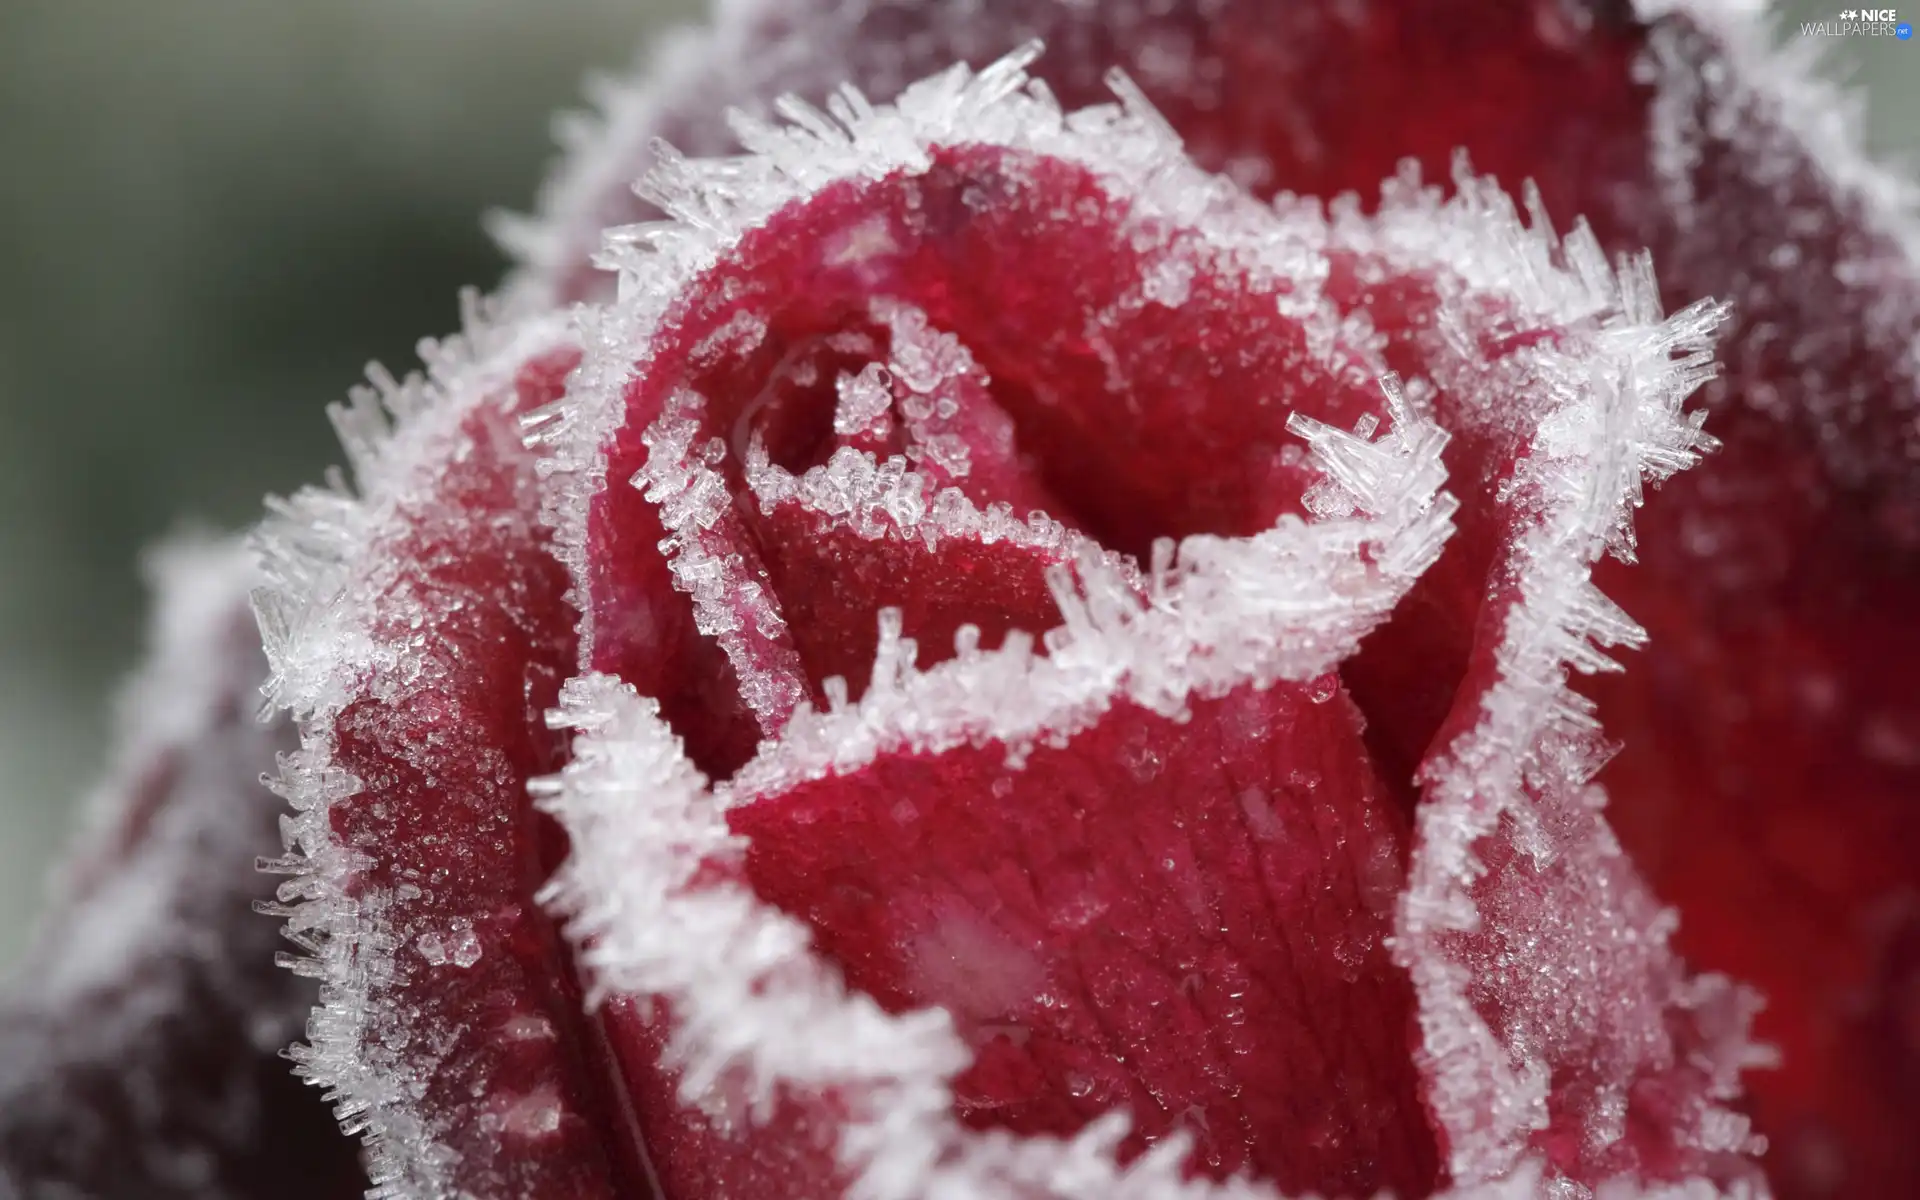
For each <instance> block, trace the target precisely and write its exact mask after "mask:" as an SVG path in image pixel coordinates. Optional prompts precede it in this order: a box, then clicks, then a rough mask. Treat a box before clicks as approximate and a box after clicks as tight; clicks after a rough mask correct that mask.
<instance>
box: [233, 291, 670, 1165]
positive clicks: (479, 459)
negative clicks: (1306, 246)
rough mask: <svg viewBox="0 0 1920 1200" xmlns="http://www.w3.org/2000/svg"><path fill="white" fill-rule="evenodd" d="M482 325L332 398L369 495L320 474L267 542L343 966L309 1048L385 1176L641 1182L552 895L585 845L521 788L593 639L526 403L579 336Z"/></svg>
mask: <svg viewBox="0 0 1920 1200" xmlns="http://www.w3.org/2000/svg"><path fill="white" fill-rule="evenodd" d="M470 325H471V326H472V330H471V332H470V333H469V334H468V335H467V336H466V337H465V338H464V339H461V340H457V341H455V342H452V343H449V344H447V345H443V346H440V347H432V346H429V347H428V351H429V355H430V357H429V359H428V361H429V363H430V370H431V375H430V377H429V378H427V379H425V380H420V379H415V380H410V381H408V382H407V383H405V384H395V383H393V382H392V381H391V380H390V379H384V378H383V379H381V380H380V383H381V387H380V389H379V390H378V391H375V390H373V389H368V390H367V391H365V392H364V393H362V394H361V396H360V397H358V402H357V405H356V407H355V408H354V409H353V410H351V411H348V412H343V413H340V414H338V421H339V424H340V426H341V429H342V434H343V440H344V441H345V442H346V445H347V447H348V450H349V453H350V454H351V455H352V456H353V458H354V459H355V462H356V467H357V472H358V475H359V482H360V486H361V489H362V492H363V497H362V498H359V499H355V498H353V497H352V496H350V495H348V494H346V493H345V492H344V490H343V489H342V488H339V487H336V488H335V489H331V490H325V491H322V490H310V491H308V492H303V493H301V494H299V495H298V496H296V497H295V498H294V499H293V500H292V501H291V502H290V503H286V504H283V505H282V515H281V517H280V519H279V520H278V522H277V523H274V524H271V525H269V527H268V528H267V529H266V531H265V532H264V533H263V534H262V536H261V541H262V544H263V547H264V549H265V551H266V554H267V557H268V560H269V574H270V577H271V579H272V582H273V590H272V591H270V592H268V593H266V594H265V595H263V596H262V598H261V626H262V629H263V631H264V633H265V634H266V638H267V649H268V654H269V657H270V659H271V660H272V662H273V667H274V681H273V693H274V695H275V698H276V700H277V701H278V702H279V703H280V704H282V705H284V706H286V707H288V708H290V709H291V710H292V711H293V712H294V714H295V716H296V718H297V719H298V723H299V726H300V730H301V749H300V750H299V752H297V753H295V754H293V755H290V756H288V757H287V758H286V759H285V760H284V762H283V765H282V771H281V778H280V787H281V788H282V789H283V791H284V793H285V794H286V795H287V797H288V799H289V800H290V801H291V802H292V804H293V806H294V808H295V810H296V814H297V815H296V816H295V817H294V818H292V820H291V821H290V822H289V823H288V826H287V841H288V847H287V849H288V854H287V857H286V859H285V862H284V868H285V869H287V870H289V871H293V872H295V873H296V875H295V878H294V879H293V880H291V881H290V882H288V883H287V884H284V885H282V887H281V892H280V894H281V899H282V900H283V901H284V902H285V903H287V904H288V905H289V906H290V907H289V909H288V913H289V919H288V925H287V929H288V933H289V936H291V937H293V938H294V939H295V940H296V941H299V942H300V943H301V944H303V945H305V946H306V947H308V948H309V950H310V951H311V953H312V956H313V957H312V958H311V959H308V960H306V961H304V962H301V963H299V964H297V965H296V969H297V970H299V971H300V972H301V973H303V974H310V975H314V976H316V977H318V978H319V979H320V980H321V983H322V991H321V1000H322V1004H321V1007H320V1008H318V1009H316V1010H315V1013H314V1017H313V1020H312V1022H311V1023H310V1025H309V1029H308V1036H309V1039H310V1043H311V1044H310V1045H308V1046H304V1047H296V1049H295V1051H294V1052H293V1056H294V1059H295V1061H296V1062H297V1063H299V1064H300V1070H301V1073H302V1074H304V1075H305V1076H306V1077H307V1078H308V1079H309V1080H311V1081H312V1082H315V1083H317V1084H320V1085H323V1086H325V1087H326V1088H327V1089H328V1094H329V1096H330V1097H331V1098H333V1099H334V1100H335V1102H336V1107H337V1111H338V1113H339V1115H340V1117H341V1120H342V1123H343V1125H344V1126H345V1127H346V1128H347V1130H348V1131H349V1132H352V1133H363V1134H364V1135H365V1137H366V1141H367V1151H368V1161H369V1168H370V1170H369V1173H370V1175H371V1178H372V1180H373V1182H374V1184H375V1186H376V1188H377V1189H381V1190H383V1191H384V1192H385V1193H387V1194H392V1195H438V1194H450V1193H452V1192H456V1191H458V1192H467V1193H471V1194H476V1195H568V1196H602V1195H630V1194H635V1193H637V1192H639V1191H640V1190H641V1189H643V1188H644V1187H645V1184H644V1182H642V1181H643V1180H644V1173H643V1168H642V1167H640V1165H639V1164H638V1163H637V1161H629V1159H628V1157H626V1156H630V1155H633V1154H635V1153H636V1150H635V1147H634V1142H633V1140H632V1138H631V1136H630V1135H629V1134H628V1132H627V1121H626V1118H625V1116H624V1112H623V1108H624V1103H625V1101H624V1097H622V1096H621V1095H619V1094H618V1093H617V1092H614V1091H613V1090H612V1089H610V1088H609V1087H608V1086H607V1080H606V1078H605V1076H604V1074H603V1068H602V1066H601V1059H600V1057H599V1056H600V1051H599V1049H598V1047H597V1046H596V1045H595V1044H594V1041H593V1034H592V1031H591V1030H590V1029H584V1028H583V1027H582V1022H581V1021H580V1020H579V1015H578V1014H579V1003H580V999H579V992H578V990H577V988H576V987H575V986H574V985H573V981H572V974H571V971H570V969H569V966H568V963H567V955H566V953H565V950H564V947H563V946H562V945H561V944H560V943H559V941H558V940H557V937H556V934H555V931H554V930H553V928H552V926H551V924H550V923H549V922H548V920H547V918H546V917H545V916H544V914H542V913H541V911H540V910H539V908H538V907H537V906H535V905H534V904H533V903H532V892H533V890H534V889H535V888H536V887H538V886H539V885H540V883H541V882H542V881H543V880H544V878H545V876H546V873H547V871H548V869H549V868H550V867H551V865H552V864H553V862H554V861H555V860H556V859H557V858H558V857H559V855H560V854H561V853H562V852H563V851H564V845H563V843H562V842H561V841H560V840H559V838H558V837H557V835H556V833H555V832H554V831H553V830H552V829H551V827H550V826H546V825H543V824H542V821H541V819H540V818H538V817H537V816H536V814H534V813H533V812H532V810H531V809H530V807H529V805H528V802H527V798H526V794H525V784H526V780H527V778H528V777H529V776H530V775H532V774H534V773H536V772H539V771H543V770H549V769H551V768H552V767H553V766H554V765H555V764H556V761H557V759H556V754H557V752H558V750H559V749H560V747H558V746H557V745H555V744H554V742H553V740H552V739H551V738H549V737H546V736H545V735H544V733H543V731H542V730H541V727H540V716H541V713H542V712H543V710H544V709H545V707H546V706H547V705H548V704H550V703H551V702H552V701H553V699H554V697H555V696H556V694H557V691H558V688H559V686H560V681H561V678H562V675H563V673H564V672H565V671H567V670H568V669H569V668H570V666H571V663H572V659H573V655H574V645H573V638H572V636H571V631H570V624H571V613H570V611H569V609H568V608H567V606H566V604H565V602H564V599H563V593H564V591H565V587H566V580H565V576H564V573H563V572H562V571H561V570H560V569H559V567H558V565H557V564H556V563H555V562H554V560H553V559H552V558H551V557H550V556H549V554H548V553H547V549H546V537H545V535H544V533H543V532H542V531H541V530H540V529H539V527H538V526H537V525H536V523H535V521H534V513H535V512H537V509H538V502H537V498H536V496H535V494H534V488H535V485H536V473H535V469H534V462H533V456H532V455H531V454H529V453H528V452H527V451H526V450H524V449H523V448H522V445H521V441H520V437H519V430H518V428H517V426H516V421H515V416H516V414H517V413H521V412H524V411H526V410H528V409H531V408H533V407H535V406H537V405H539V404H541V403H544V402H546V401H547V400H550V399H551V398H552V396H553V395H554V394H556V393H557V392H558V390H559V388H560V386H561V381H562V380H563V378H564V376H565V375H566V373H567V370H568V369H569V368H570V367H571V366H572V365H573V363H574V362H575V361H576V359H577V350H576V349H575V348H574V345H573V344H572V343H571V341H570V340H569V339H568V338H567V337H566V336H565V333H564V327H563V326H562V325H561V323H560V322H559V321H557V320H544V321H535V322H530V323H525V324H519V325H515V324H507V325H503V326H498V327H495V326H492V325H489V324H488V323H487V318H486V317H485V316H484V315H483V314H474V315H473V316H472V317H470ZM381 406H384V407H385V409H386V410H388V411H390V412H391V413H393V414H394V416H395V418H396V419H397V422H398V424H397V428H396V429H394V430H393V431H391V432H389V431H388V430H387V424H386V421H385V419H384V416H383V414H382V412H381Z"/></svg>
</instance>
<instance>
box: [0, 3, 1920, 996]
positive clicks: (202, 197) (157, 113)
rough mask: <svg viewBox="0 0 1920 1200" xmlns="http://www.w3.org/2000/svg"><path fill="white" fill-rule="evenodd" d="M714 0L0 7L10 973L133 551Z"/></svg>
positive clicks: (431, 327)
mask: <svg viewBox="0 0 1920 1200" xmlns="http://www.w3.org/2000/svg"><path fill="white" fill-rule="evenodd" d="M698 2H699V0H538V2H537V3H536V2H535V0H522V2H520V3H514V2H511V0H328V2H326V3H318V2H314V3H302V2H299V0H267V2H263V0H164V2H163V3H152V2H149V0H0V964H4V963H5V962H7V961H8V960H9V959H10V958H12V957H13V956H14V955H15V954H16V953H17V952H18V949H19V947H20V945H21V942H22V940H23V937H24V935H25V931H26V927H27V925H28V923H29V921H30V920H31V918H32V915H33V913H34V911H35V909H36V908H37V906H38V903H39V899H40V896H41V894H42V889H43V877H44V874H45V869H46V866H47V864H48V862H49V861H50V860H51V859H52V857H53V856H54V855H55V854H56V853H57V852H58V848H59V847H60V846H61V845H62V844H63V842H64V840H65V839H66V838H67V836H68V835H69V833H70V831H71V828H72V824H73V818H74V815H75V806H76V802H77V799H78V798H79V797H80V796H81V795H82V794H83V792H84V789H85V786H86V784H87V782H88V781H89V780H90V779H91V778H92V777H93V776H94V775H95V774H96V773H97V772H98V771H99V770H100V768H101V766H102V763H103V754H104V751H103V747H104V730H105V727H106V720H107V716H108V709H107V698H108V696H109V694H110V690H111V687H112V685H113V683H114V681H115V680H116V679H117V678H118V677H119V676H120V675H121V674H122V673H123V672H125V671H126V670H127V669H129V668H130V667H131V666H132V665H133V663H134V662H135V661H136V656H137V654H138V650H139V642H140V635H141V622H142V616H143V612H144V604H145V597H144V596H143V593H142V587H141V583H140V579H139V576H138V573H137V564H136V559H137V553H138V551H139V548H140V547H141V546H143V545H145V544H147V543H149V542H151V541H152V540H154V539H155V538H157V537H159V536H161V535H163V534H165V533H166V532H168V531H169V530H170V529H174V528H178V527H180V526H181V525H182V523H184V522H198V523H200V524H203V525H209V526H214V527H220V528H237V527H240V526H241V525H243V524H245V523H247V522H249V521H251V520H252V519H253V518H254V516H255V515H256V514H257V513H258V511H259V503H260V498H261V496H262V495H263V494H264V493H266V492H269V491H286V490H289V489H291V488H292V487H294V486H297V485H298V484H300V483H303V482H306V481H310V480H313V479H316V478H317V477H318V476H319V474H320V472H321V471H322V469H323V468H324V467H325V466H326V465H328V464H329V463H332V462H334V461H337V459H338V454H337V453H336V447H335V444H334V442H333V439H332V434H331V432H330V430H329V429H328V426H327V424H326V420H325V417H324V415H323V408H324V406H325V405H326V403H327V402H328V401H330V400H332V399H335V398H336V397H339V396H341V395H342V394H343V393H344V391H345V389H346V388H347V387H348V386H349V385H350V384H352V383H354V382H355V381H356V380H357V379H358V378H359V376H360V372H361V368H362V366H363V364H365V363H366V362H367V361H368V360H369V359H378V360H380V361H382V362H385V363H388V364H390V365H392V366H394V367H395V368H396V369H404V368H405V367H406V366H408V365H409V364H410V363H411V362H412V358H413V349H412V348H413V345H414V343H415V341H416V340H417V339H418V338H419V337H421V336H422V335H424V334H440V333H444V332H447V331H448V330H450V329H451V328H452V327H453V326H454V325H455V324H456V312H455V303H454V297H455V293H456V291H457V289H458V288H459V287H461V286H462V285H465V284H480V285H489V284H491V283H492V282H493V281H494V280H495V279H496V278H497V277H498V275H499V273H500V270H501V268H502V265H503V264H502V260H501V259H500V257H499V256H498V255H497V253H496V252H495V251H494V250H493V248H492V247H491V245H490V244H489V242H488V241H487V239H486V238H485V236H484V235H483V234H482V233H481V231H480V227H479V214H480V213H481V212H482V211H483V210H485V209H487V208H489V207H494V206H507V207H519V208H524V207H525V206H526V205H528V204H529V203H530V202H531V199H532V196H533V191H534V188H535V186H536V184H537V183H538V181H539V179H540V177H541V174H542V171H543V169H544V166H545V164H546V162H547V161H548V159H549V157H550V155H551V143H550V139H549V135H548V129H549V121H550V116H551V114H552V113H553V112H554V111H555V110H556V109H559V108H562V107H571V106H573V105H574V103H575V100H576V97H577V96H578V95H579V80H580V77H581V76H582V74H583V73H584V72H585V71H587V70H589V69H592V68H618V67H620V66H623V65H624V64H625V63H626V62H628V61H629V59H630V58H631V55H632V52H633V49H634V47H635V46H637V45H638V44H639V43H640V42H641V40H642V39H644V38H645V37H646V36H648V35H649V33H650V32H652V31H655V30H657V29H659V28H661V27H662V26H663V24H665V23H667V22H668V21H670V20H674V19H679V18H683V17H685V16H686V15H688V14H689V13H690V12H691V11H692V10H693V9H694V8H695V7H697V5H698ZM1837 11H1838V9H1837V7H1836V6H1835V5H1833V4H1830V3H1824V2H1823V3H1818V4H1806V3H1795V4H1790V5H1787V6H1786V16H1787V19H1788V22H1789V25H1788V28H1789V30H1790V29H1791V22H1793V21H1797V20H1799V19H1802V18H1813V17H1824V18H1831V17H1832V16H1833V15H1834V13H1835V12H1837ZM1903 15H1907V14H1904V13H1903ZM1913 15H1920V13H1916V14H1913ZM1826 44H1827V45H1828V46H1829V48H1830V49H1831V51H1832V61H1831V65H1832V67H1833V68H1834V69H1835V70H1836V71H1837V72H1840V73H1843V74H1851V75H1852V76H1853V77H1854V78H1855V79H1856V80H1857V81H1859V82H1863V83H1865V84H1866V85H1868V87H1869V89H1870V90H1871V91H1872V93H1873V97H1874V100H1873V103H1874V111H1873V116H1872V123H1871V126H1870V141H1871V143H1872V144H1873V145H1874V146H1875V148H1876V149H1877V150H1879V151H1880V152H1881V153H1882V154H1899V153H1901V152H1903V151H1906V150H1909V149H1912V148H1914V147H1916V146H1920V131H1917V130H1916V128H1915V126H1916V122H1915V121H1914V119H1913V118H1914V117H1915V116H1916V115H1920V72H1916V71H1915V69H1914V67H1915V64H1920V45H1916V44H1915V43H1912V42H1908V43H1901V42H1895V41H1892V40H1882V41H1873V42H1868V41H1829V42H1827V43H1826Z"/></svg>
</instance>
